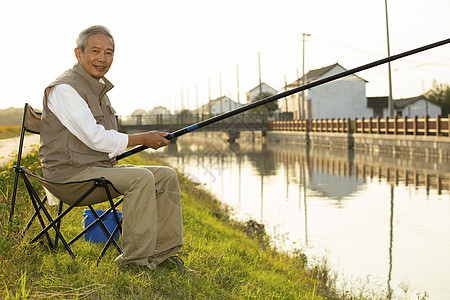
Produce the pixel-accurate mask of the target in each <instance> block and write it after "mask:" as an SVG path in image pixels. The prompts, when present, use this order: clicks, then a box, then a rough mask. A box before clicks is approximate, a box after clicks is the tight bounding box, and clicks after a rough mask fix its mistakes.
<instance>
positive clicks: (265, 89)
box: [245, 82, 278, 104]
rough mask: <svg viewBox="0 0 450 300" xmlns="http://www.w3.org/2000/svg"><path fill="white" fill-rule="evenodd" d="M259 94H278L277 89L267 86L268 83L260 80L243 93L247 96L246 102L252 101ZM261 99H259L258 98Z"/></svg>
mask: <svg viewBox="0 0 450 300" xmlns="http://www.w3.org/2000/svg"><path fill="white" fill-rule="evenodd" d="M260 94H266V95H268V96H273V95H276V94H278V91H277V90H276V89H274V88H273V87H271V86H269V85H268V84H266V83H264V82H262V83H260V84H258V85H257V86H255V87H254V88H252V89H251V90H249V91H248V92H247V93H245V95H246V96H247V104H250V103H252V102H253V101H255V99H256V97H258V95H260ZM259 100H261V99H259Z"/></svg>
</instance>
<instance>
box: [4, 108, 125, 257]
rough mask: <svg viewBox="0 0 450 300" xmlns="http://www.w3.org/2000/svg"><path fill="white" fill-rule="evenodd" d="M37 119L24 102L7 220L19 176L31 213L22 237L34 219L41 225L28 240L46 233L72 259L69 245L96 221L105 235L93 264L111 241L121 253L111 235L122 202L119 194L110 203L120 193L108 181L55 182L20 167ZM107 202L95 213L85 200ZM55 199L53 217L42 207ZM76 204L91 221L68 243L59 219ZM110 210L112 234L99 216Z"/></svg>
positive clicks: (37, 127) (37, 130)
mask: <svg viewBox="0 0 450 300" xmlns="http://www.w3.org/2000/svg"><path fill="white" fill-rule="evenodd" d="M40 121H41V113H38V112H36V111H34V110H33V108H32V107H31V106H30V105H29V104H28V103H26V104H25V108H24V113H23V120H22V130H21V133H20V142H19V150H18V157H17V163H16V165H15V166H14V169H15V178H14V188H13V195H12V199H11V211H10V220H11V219H12V217H13V215H14V207H15V201H16V196H17V189H18V182H19V178H22V179H23V182H24V184H25V187H26V189H27V191H28V195H29V196H30V199H31V203H32V204H33V207H34V213H33V215H32V216H31V218H30V220H29V222H28V224H27V225H26V227H25V229H24V230H23V232H22V237H23V236H24V234H25V232H26V231H27V230H28V229H29V228H30V226H31V225H32V223H33V221H34V220H35V219H36V218H37V219H38V221H39V223H40V224H41V226H42V230H41V231H40V232H39V233H38V234H37V235H36V236H35V237H34V238H33V239H32V240H31V241H30V243H33V242H36V241H37V240H38V239H40V238H41V237H42V236H43V235H45V236H46V238H47V241H48V243H49V245H50V247H51V248H55V247H56V246H57V243H58V240H61V242H62V243H63V245H64V247H65V249H66V250H67V251H68V252H69V254H70V255H71V257H72V258H75V254H74V253H73V251H72V249H71V248H70V245H71V244H72V243H74V242H75V241H76V240H78V239H79V238H80V237H81V236H83V235H84V234H85V233H86V232H87V231H88V230H90V229H91V228H92V227H93V226H95V225H96V224H99V225H100V227H101V228H102V230H103V231H104V233H105V234H106V236H107V237H108V241H107V242H106V245H105V246H104V248H103V250H102V252H101V253H100V255H99V257H98V259H97V263H98V262H99V261H100V260H101V258H102V256H103V255H104V253H105V252H106V250H107V249H108V247H109V246H110V244H114V246H115V247H116V249H117V251H118V252H119V253H122V250H121V248H120V246H119V245H118V244H117V242H116V240H115V239H114V236H115V235H116V234H117V233H118V232H120V233H121V232H122V226H121V223H122V219H121V218H119V216H118V214H117V211H116V209H117V207H118V206H119V205H120V204H121V203H122V202H123V197H121V198H120V199H119V200H118V201H117V202H116V203H114V200H113V199H114V198H116V197H118V196H120V195H121V194H120V192H119V191H117V189H116V188H115V187H114V186H113V185H112V183H111V182H110V181H108V180H107V179H105V178H103V177H102V178H92V179H88V180H84V181H77V182H66V183H56V182H51V181H48V180H45V179H44V178H42V177H40V176H38V175H37V174H34V173H32V172H31V171H30V170H28V169H27V168H26V167H24V166H21V160H22V149H23V142H24V138H25V132H30V133H34V134H40ZM32 180H36V181H38V182H39V183H40V185H41V186H42V187H43V189H44V191H45V196H44V197H43V198H42V199H41V198H40V197H39V195H38V193H37V192H36V190H35V189H34V188H33V186H32V184H31V181H32ZM105 201H108V202H109V204H110V207H109V209H108V210H106V211H105V212H104V213H102V214H101V215H100V216H99V215H98V214H97V212H96V210H95V209H94V208H93V206H92V205H86V204H85V203H92V204H97V203H100V202H105ZM58 202H59V209H58V215H57V216H56V217H52V216H51V214H50V212H49V210H48V209H47V208H46V207H45V204H46V203H49V204H53V205H56V204H58ZM63 203H67V204H68V205H69V207H68V208H66V209H65V210H64V211H63ZM77 206H88V207H89V209H90V211H91V212H92V214H93V215H94V217H95V220H94V221H93V222H92V223H91V224H90V225H89V226H87V227H85V229H84V230H83V231H81V232H80V233H79V234H78V235H76V236H75V237H73V238H72V239H71V240H70V241H69V242H67V241H66V239H65V237H64V236H63V235H62V233H61V230H60V225H61V219H62V218H63V217H64V216H66V215H67V214H68V213H69V212H70V211H71V210H72V209H73V208H74V207H77ZM110 212H113V215H114V219H115V221H116V224H117V226H116V227H115V229H114V231H113V233H111V232H110V231H109V230H108V228H107V227H106V226H105V224H104V222H103V219H104V218H105V217H106V216H107V215H108V214H109V213H110ZM50 229H53V230H54V231H55V234H56V235H55V240H54V242H53V241H52V239H51V238H50V235H49V230H50Z"/></svg>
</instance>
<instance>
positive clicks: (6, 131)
mask: <svg viewBox="0 0 450 300" xmlns="http://www.w3.org/2000/svg"><path fill="white" fill-rule="evenodd" d="M20 129H21V126H13V125H11V126H0V139H9V138H12V137H16V136H19V135H20Z"/></svg>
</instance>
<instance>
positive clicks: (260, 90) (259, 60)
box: [258, 52, 262, 94]
mask: <svg viewBox="0 0 450 300" xmlns="http://www.w3.org/2000/svg"><path fill="white" fill-rule="evenodd" d="M258 67H259V93H260V94H262V86H261V55H260V53H259V52H258Z"/></svg>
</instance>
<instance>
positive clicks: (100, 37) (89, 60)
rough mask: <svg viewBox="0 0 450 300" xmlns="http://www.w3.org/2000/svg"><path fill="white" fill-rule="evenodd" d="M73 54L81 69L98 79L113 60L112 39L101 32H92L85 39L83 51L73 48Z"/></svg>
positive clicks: (106, 70)
mask: <svg viewBox="0 0 450 300" xmlns="http://www.w3.org/2000/svg"><path fill="white" fill-rule="evenodd" d="M75 56H76V58H77V60H78V62H79V63H80V64H81V66H82V67H83V69H84V70H85V71H86V72H87V73H88V74H89V75H91V76H92V77H93V78H95V79H97V80H99V79H100V78H102V77H103V76H104V75H105V74H106V73H107V72H108V70H109V68H110V67H111V64H112V62H113V58H114V50H113V43H112V40H111V38H110V37H108V36H107V35H104V34H102V33H97V34H92V35H90V36H89V37H88V39H87V42H86V48H85V49H84V52H83V51H81V49H79V48H75Z"/></svg>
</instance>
